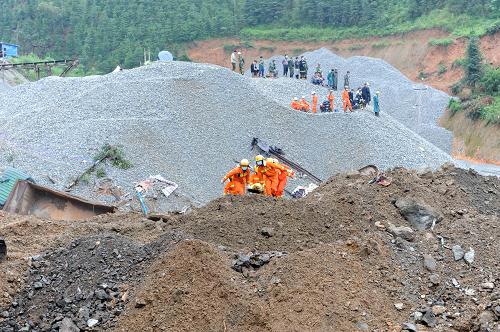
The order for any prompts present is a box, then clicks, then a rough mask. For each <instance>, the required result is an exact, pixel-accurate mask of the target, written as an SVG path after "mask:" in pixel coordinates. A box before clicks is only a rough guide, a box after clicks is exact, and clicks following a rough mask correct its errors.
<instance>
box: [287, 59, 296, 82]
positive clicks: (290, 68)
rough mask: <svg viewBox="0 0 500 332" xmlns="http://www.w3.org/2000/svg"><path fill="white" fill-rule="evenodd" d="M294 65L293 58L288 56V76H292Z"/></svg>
mask: <svg viewBox="0 0 500 332" xmlns="http://www.w3.org/2000/svg"><path fill="white" fill-rule="evenodd" d="M294 67H295V64H294V62H293V59H292V58H291V57H290V58H288V72H289V73H290V78H293V73H294Z"/></svg>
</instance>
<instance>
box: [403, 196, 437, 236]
mask: <svg viewBox="0 0 500 332" xmlns="http://www.w3.org/2000/svg"><path fill="white" fill-rule="evenodd" d="M395 205H396V207H397V208H398V209H399V213H401V215H402V216H403V217H404V218H405V219H406V220H407V221H408V222H409V223H410V224H411V225H412V226H413V227H415V228H416V229H418V230H426V229H430V228H432V227H433V226H434V225H435V224H436V223H438V222H440V221H441V220H443V216H442V215H441V213H439V212H437V211H436V210H434V209H433V208H431V207H430V206H428V205H426V204H424V203H422V202H419V201H416V200H414V199H412V198H400V199H398V200H397V201H396V203H395Z"/></svg>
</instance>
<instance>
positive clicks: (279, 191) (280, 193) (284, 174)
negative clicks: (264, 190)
mask: <svg viewBox="0 0 500 332" xmlns="http://www.w3.org/2000/svg"><path fill="white" fill-rule="evenodd" d="M273 161H274V163H275V164H278V165H281V166H283V167H284V168H285V169H286V171H282V172H280V175H279V176H278V181H279V182H278V188H277V189H276V194H275V195H274V196H276V197H282V196H283V192H284V191H285V186H286V181H287V179H288V177H292V178H294V177H295V173H294V172H293V171H292V169H291V168H290V167H288V166H287V165H284V164H281V163H279V162H278V160H276V159H273Z"/></svg>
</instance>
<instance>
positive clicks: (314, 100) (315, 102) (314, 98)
mask: <svg viewBox="0 0 500 332" xmlns="http://www.w3.org/2000/svg"><path fill="white" fill-rule="evenodd" d="M311 95H312V112H313V113H316V110H317V107H318V96H317V95H316V92H315V91H313V92H311Z"/></svg>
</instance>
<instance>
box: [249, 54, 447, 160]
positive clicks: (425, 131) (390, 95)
mask: <svg viewBox="0 0 500 332" xmlns="http://www.w3.org/2000/svg"><path fill="white" fill-rule="evenodd" d="M303 55H304V56H305V57H306V60H307V62H308V65H309V78H310V77H312V76H313V74H314V70H315V68H316V65H317V64H318V63H319V64H321V68H322V70H323V75H324V77H325V78H326V75H327V74H328V71H330V70H331V69H332V68H336V69H337V70H338V72H339V80H338V89H339V91H337V93H336V105H337V106H338V108H339V109H340V108H341V106H342V102H341V98H340V93H341V90H340V89H342V88H343V85H344V75H345V74H346V72H347V71H350V85H351V88H353V89H356V88H358V87H362V86H363V84H364V83H365V82H368V83H369V84H370V89H371V92H372V95H374V94H375V92H376V91H380V92H381V96H380V107H381V112H382V114H383V113H387V114H390V115H391V116H393V117H394V118H395V119H396V120H398V121H399V122H401V123H402V124H404V125H405V126H406V127H408V128H410V129H411V130H412V131H414V132H416V133H417V134H419V135H421V136H422V137H424V138H425V139H427V140H429V141H430V142H431V143H433V144H435V145H436V146H438V147H439V148H441V149H442V150H443V151H446V152H449V151H451V144H452V135H451V133H450V132H449V131H447V130H446V129H444V128H441V127H439V125H438V119H439V117H440V116H441V115H442V114H443V112H444V111H445V109H446V107H447V105H448V102H449V99H450V96H449V95H447V94H446V93H445V92H443V91H440V90H437V89H434V88H432V87H430V86H427V85H424V84H416V83H415V82H412V81H411V80H409V79H408V78H407V77H406V76H404V75H403V74H402V73H401V72H400V71H399V70H397V69H396V68H394V67H393V66H391V65H390V64H389V63H387V62H385V61H384V60H382V59H375V58H370V57H365V56H354V57H350V58H348V59H344V58H342V57H340V56H338V55H336V54H334V53H332V52H331V51H330V50H328V49H326V48H321V49H319V50H316V51H313V52H306V53H304V54H303ZM271 59H276V63H277V64H278V68H279V69H280V75H281V74H282V71H281V68H282V65H281V60H282V59H283V57H280V56H276V57H273V58H271ZM268 63H269V61H268V60H266V67H267V65H268ZM247 75H249V74H248V73H247ZM281 80H283V81H285V82H281V83H279V84H278V85H272V86H270V85H269V84H268V83H267V82H264V81H266V80H256V82H255V83H256V86H257V87H259V86H261V87H262V90H267V91H268V93H267V94H270V95H273V96H276V97H275V98H277V99H279V100H281V101H284V102H288V103H289V100H290V99H291V98H292V97H294V96H297V97H299V98H300V97H301V95H304V94H307V97H308V98H309V99H310V96H309V94H310V92H311V91H312V90H314V89H316V90H318V89H319V90H320V91H322V90H323V89H321V88H319V87H317V86H314V85H312V84H310V83H309V84H304V83H306V82H302V84H296V83H290V82H289V81H290V80H289V79H281V78H280V79H279V81H281ZM295 81H297V80H295ZM287 82H288V83H287ZM302 87H303V89H301V88H302ZM279 92H283V93H279ZM287 92H288V94H289V98H288V100H282V99H283V98H285V96H286V95H287ZM320 96H321V97H320V99H321V100H323V99H325V100H326V98H325V96H326V90H325V91H324V92H322V95H320ZM322 98H323V99H322Z"/></svg>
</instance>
